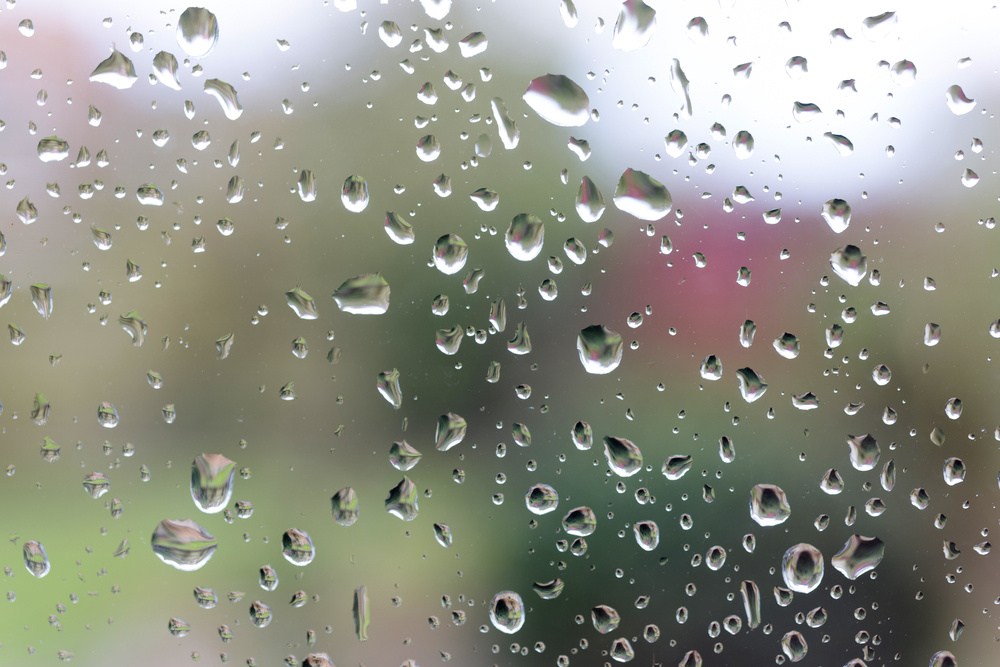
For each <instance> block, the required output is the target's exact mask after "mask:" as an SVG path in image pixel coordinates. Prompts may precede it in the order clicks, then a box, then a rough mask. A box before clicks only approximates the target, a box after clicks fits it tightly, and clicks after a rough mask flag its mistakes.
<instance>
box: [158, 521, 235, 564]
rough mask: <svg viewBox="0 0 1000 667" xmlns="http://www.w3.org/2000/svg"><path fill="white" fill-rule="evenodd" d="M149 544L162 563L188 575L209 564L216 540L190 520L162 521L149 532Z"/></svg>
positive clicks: (216, 545) (216, 544) (215, 546)
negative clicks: (150, 536)
mask: <svg viewBox="0 0 1000 667" xmlns="http://www.w3.org/2000/svg"><path fill="white" fill-rule="evenodd" d="M150 544H151V545H152V547H153V553H155V554H156V555H157V557H159V559H160V560H162V561H163V562H164V563H167V564H168V565H173V566H174V567H176V568H177V569H178V570H184V571H186V572H192V571H194V570H197V569H200V568H201V567H202V566H204V565H205V563H207V562H208V561H209V559H210V558H211V557H212V554H214V553H215V550H216V548H217V547H218V540H216V539H215V537H213V536H212V535H211V534H210V533H209V532H208V531H206V530H205V529H204V528H202V527H201V526H199V525H198V524H197V523H195V522H194V521H192V520H190V519H183V520H171V519H164V520H163V521H161V522H160V523H159V524H158V525H157V526H156V530H154V531H153V536H152V538H151V540H150Z"/></svg>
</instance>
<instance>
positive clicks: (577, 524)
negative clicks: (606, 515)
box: [562, 506, 597, 537]
mask: <svg viewBox="0 0 1000 667" xmlns="http://www.w3.org/2000/svg"><path fill="white" fill-rule="evenodd" d="M562 527H563V530H564V531H566V534H568V535H573V536H575V537H587V536H588V535H591V534H592V533H593V532H594V531H595V530H596V529H597V516H595V514H594V511H593V510H592V509H590V508H589V507H582V506H581V507H576V508H574V509H571V510H570V511H569V512H567V513H566V516H564V517H563V518H562Z"/></svg>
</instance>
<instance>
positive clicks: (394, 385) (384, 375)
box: [376, 368, 403, 410]
mask: <svg viewBox="0 0 1000 667" xmlns="http://www.w3.org/2000/svg"><path fill="white" fill-rule="evenodd" d="M376 386H377V387H378V393H380V394H382V398H384V399H385V400H386V401H388V402H389V405H391V406H392V407H394V408H396V409H397V410H398V409H399V407H400V406H401V405H402V404H403V392H402V391H401V390H400V388H399V371H398V370H397V369H395V368H393V369H392V370H391V371H382V372H381V373H379V374H378V379H377V382H376Z"/></svg>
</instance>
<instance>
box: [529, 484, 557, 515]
mask: <svg viewBox="0 0 1000 667" xmlns="http://www.w3.org/2000/svg"><path fill="white" fill-rule="evenodd" d="M524 502H525V504H526V505H527V507H528V511H529V512H531V513H532V514H539V515H541V514H548V513H549V512H552V511H553V510H555V509H556V507H558V506H559V494H558V493H556V490H555V489H553V488H552V487H551V486H549V485H548V484H535V485H534V486H532V487H531V488H530V489H528V493H527V494H526V495H525V496H524Z"/></svg>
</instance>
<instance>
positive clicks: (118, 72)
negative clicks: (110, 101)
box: [90, 49, 139, 90]
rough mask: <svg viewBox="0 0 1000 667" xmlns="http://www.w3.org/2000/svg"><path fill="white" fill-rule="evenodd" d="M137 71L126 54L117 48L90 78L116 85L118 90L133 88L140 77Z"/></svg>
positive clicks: (96, 68)
mask: <svg viewBox="0 0 1000 667" xmlns="http://www.w3.org/2000/svg"><path fill="white" fill-rule="evenodd" d="M138 78H139V77H138V75H136V73H135V66H134V65H133V64H132V61H131V60H129V59H128V58H127V57H126V56H125V54H123V53H122V52H121V51H119V50H118V49H115V50H114V51H113V52H112V53H111V55H110V56H108V57H107V58H106V59H104V60H102V61H101V63H100V64H99V65H98V66H97V67H95V68H94V71H93V72H91V73H90V80H91V81H94V82H96V83H106V84H108V85H109V86H114V87H115V88H117V89H118V90H125V89H127V88H131V87H132V84H134V83H135V81H136V79H138Z"/></svg>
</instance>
